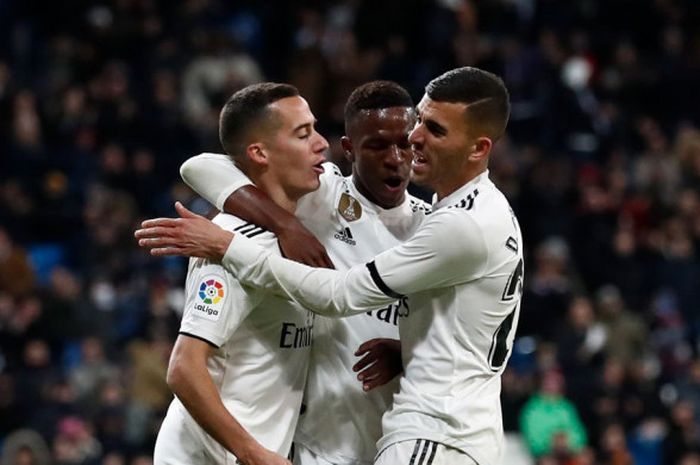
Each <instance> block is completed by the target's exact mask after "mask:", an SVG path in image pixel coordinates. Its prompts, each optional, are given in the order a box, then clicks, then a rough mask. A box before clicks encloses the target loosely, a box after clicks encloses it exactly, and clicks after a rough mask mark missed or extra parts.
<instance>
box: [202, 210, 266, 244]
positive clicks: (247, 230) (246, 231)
mask: <svg viewBox="0 0 700 465" xmlns="http://www.w3.org/2000/svg"><path fill="white" fill-rule="evenodd" d="M212 222H213V223H214V224H216V225H218V226H221V227H222V228H224V229H226V230H227V231H232V232H234V233H237V234H242V235H244V236H246V237H248V238H250V239H253V240H254V241H255V242H257V243H258V244H260V245H262V246H272V245H273V244H274V245H276V244H277V236H275V234H274V233H273V232H271V231H269V230H267V229H265V228H263V227H262V226H258V225H257V224H254V223H251V222H249V221H246V220H244V219H242V218H239V217H237V216H234V215H230V214H228V213H219V214H218V215H216V216H215V217H214V218H213V219H212Z"/></svg>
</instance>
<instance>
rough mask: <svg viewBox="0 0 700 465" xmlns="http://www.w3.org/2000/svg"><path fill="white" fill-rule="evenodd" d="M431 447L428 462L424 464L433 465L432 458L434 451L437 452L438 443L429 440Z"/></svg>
mask: <svg viewBox="0 0 700 465" xmlns="http://www.w3.org/2000/svg"><path fill="white" fill-rule="evenodd" d="M431 443H432V446H433V449H432V450H431V451H430V457H428V462H427V463H426V464H425V465H433V459H434V458H435V453H436V452H437V448H438V443H437V442H434V441H431Z"/></svg>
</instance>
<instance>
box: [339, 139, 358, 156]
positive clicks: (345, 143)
mask: <svg viewBox="0 0 700 465" xmlns="http://www.w3.org/2000/svg"><path fill="white" fill-rule="evenodd" d="M340 146H341V147H343V156H345V159H346V160H347V161H349V162H350V163H355V153H354V152H353V151H352V141H351V140H350V139H349V138H348V137H347V136H343V137H341V138H340Z"/></svg>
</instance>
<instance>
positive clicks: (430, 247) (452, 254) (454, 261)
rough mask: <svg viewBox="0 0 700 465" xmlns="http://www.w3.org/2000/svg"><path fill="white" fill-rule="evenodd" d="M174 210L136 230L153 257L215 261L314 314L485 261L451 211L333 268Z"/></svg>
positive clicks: (375, 303)
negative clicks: (363, 258)
mask: <svg viewBox="0 0 700 465" xmlns="http://www.w3.org/2000/svg"><path fill="white" fill-rule="evenodd" d="M175 207H176V209H177V211H178V213H179V214H180V216H181V218H175V219H173V218H159V219H156V220H148V221H145V222H143V223H142V226H143V229H140V230H137V231H136V233H135V236H136V237H137V238H138V239H139V245H141V246H142V247H146V248H150V249H151V254H152V255H156V256H163V255H187V256H194V257H205V258H210V259H213V260H221V264H222V266H224V267H225V268H227V269H228V270H229V271H231V272H232V273H233V274H234V275H236V276H237V278H238V279H239V280H240V281H242V282H244V283H246V284H248V285H250V286H253V287H259V288H264V289H268V290H270V291H272V292H275V293H277V294H279V295H283V296H286V297H288V298H290V299H292V300H294V301H296V302H298V303H299V304H300V305H301V306H303V307H306V308H308V309H309V310H312V311H313V312H315V313H319V314H321V315H327V316H334V317H343V316H349V315H354V314H357V313H363V312H366V311H369V310H375V309H377V308H379V307H382V306H383V305H388V304H390V303H392V302H394V301H395V300H396V299H399V298H401V297H403V296H406V295H408V294H412V293H415V292H420V291H424V290H428V289H436V288H442V287H446V286H450V285H454V284H457V283H460V282H467V281H469V280H471V279H475V278H477V277H479V276H480V275H481V274H482V273H483V269H484V267H485V266H486V264H487V258H488V251H487V248H486V245H485V242H484V238H483V235H482V233H481V231H480V230H479V229H478V227H475V224H474V220H473V219H471V218H470V217H469V216H468V215H464V214H461V213H460V212H459V211H457V210H447V209H445V210H441V211H438V212H435V213H433V214H432V215H430V217H429V218H428V219H427V220H426V222H425V223H424V224H423V225H422V226H421V228H420V229H419V230H418V231H417V232H416V234H415V235H414V236H413V237H412V238H411V239H410V240H409V241H408V242H405V243H404V244H401V245H399V246H396V247H394V248H392V249H389V250H387V251H385V252H383V253H381V254H380V255H378V256H377V257H375V259H374V260H373V261H372V262H370V263H367V264H365V265H356V266H354V267H352V268H350V269H349V270H347V271H345V272H342V273H340V272H337V271H335V270H326V269H321V268H310V267H308V266H305V265H302V264H300V263H295V262H292V261H290V260H286V259H284V258H283V257H280V256H276V255H272V254H270V253H269V252H268V251H266V250H264V249H262V248H261V247H260V246H258V245H257V244H255V242H253V241H252V240H250V239H248V238H247V237H245V236H243V235H240V234H239V235H236V236H235V237H234V235H233V233H232V232H230V231H224V230H223V229H222V228H220V227H218V226H217V225H215V224H213V223H211V222H210V221H209V220H207V219H206V218H204V217H202V216H200V215H196V214H194V213H192V212H190V211H189V210H187V209H186V208H185V207H184V206H182V204H180V203H179V202H178V203H176V205H175ZM183 244H184V245H183Z"/></svg>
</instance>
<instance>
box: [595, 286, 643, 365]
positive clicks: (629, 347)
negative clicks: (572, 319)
mask: <svg viewBox="0 0 700 465" xmlns="http://www.w3.org/2000/svg"><path fill="white" fill-rule="evenodd" d="M596 303H597V307H598V313H599V315H600V322H601V324H602V325H603V328H604V329H605V332H606V338H605V346H604V347H605V349H604V350H605V353H606V355H607V356H608V357H613V358H615V359H617V360H619V361H620V362H621V363H622V364H627V363H629V362H632V361H633V360H637V359H639V358H642V357H644V355H645V354H644V352H645V350H646V340H647V331H646V326H645V324H644V320H642V319H641V318H640V317H639V316H637V315H636V314H634V313H632V312H630V311H629V310H627V309H626V308H625V306H624V305H625V303H624V301H623V300H622V296H621V295H620V291H619V290H618V289H617V288H616V287H614V286H604V287H602V288H600V289H599V290H598V292H597V294H596Z"/></svg>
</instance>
